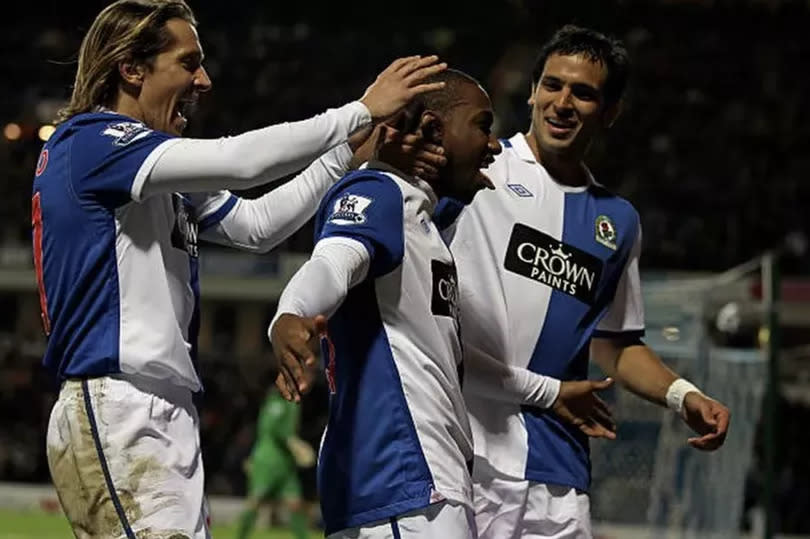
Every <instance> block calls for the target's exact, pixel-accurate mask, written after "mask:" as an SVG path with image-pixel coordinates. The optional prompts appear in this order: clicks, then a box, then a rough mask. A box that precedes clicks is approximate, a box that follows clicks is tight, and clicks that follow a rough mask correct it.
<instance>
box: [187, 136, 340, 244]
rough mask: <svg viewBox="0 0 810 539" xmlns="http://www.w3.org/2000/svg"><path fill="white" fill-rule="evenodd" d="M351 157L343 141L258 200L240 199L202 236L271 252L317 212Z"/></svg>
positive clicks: (210, 239)
mask: <svg viewBox="0 0 810 539" xmlns="http://www.w3.org/2000/svg"><path fill="white" fill-rule="evenodd" d="M351 159H352V152H351V149H350V148H349V146H348V145H347V144H341V145H340V146H338V147H337V148H335V149H333V150H332V151H330V152H329V153H327V154H325V155H323V156H321V158H319V159H318V160H317V161H315V162H314V163H312V164H311V165H310V166H309V167H308V168H307V169H306V170H304V171H303V172H302V173H301V174H299V175H298V176H296V177H295V178H293V179H292V180H290V181H289V182H287V183H286V184H284V185H282V186H281V187H279V188H278V189H274V190H273V191H270V192H269V193H267V194H265V195H264V196H262V197H260V198H258V199H255V200H245V199H241V200H239V201H238V202H237V204H236V206H234V208H233V209H232V210H231V211H230V213H229V214H228V215H227V216H226V217H225V218H224V219H222V221H220V223H219V224H218V225H217V226H216V227H215V228H213V229H210V230H208V231H206V232H204V233H203V235H202V237H203V238H204V239H206V240H209V241H214V242H217V243H222V244H225V245H229V246H233V247H238V248H240V249H245V250H249V251H258V252H266V251H269V250H270V249H272V248H273V247H275V246H276V245H278V244H279V243H281V242H282V241H284V240H285V239H287V238H288V237H289V236H290V235H292V234H293V233H294V232H295V231H296V230H298V229H299V228H301V227H302V226H303V225H304V223H306V222H307V221H308V220H309V219H310V218H311V217H312V216H313V215H314V214H315V211H316V210H317V209H318V205H319V204H320V201H321V199H322V198H323V196H324V195H325V194H326V192H327V191H328V190H329V188H330V187H332V185H334V183H335V182H336V181H337V180H339V179H340V178H341V177H342V176H343V175H344V174H345V173H346V172H347V171H348V169H349V163H350V161H351Z"/></svg>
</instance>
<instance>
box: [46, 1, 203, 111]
mask: <svg viewBox="0 0 810 539" xmlns="http://www.w3.org/2000/svg"><path fill="white" fill-rule="evenodd" d="M175 18H179V19H183V20H185V21H187V22H188V23H189V24H191V25H193V26H196V25H197V21H196V19H195V18H194V13H193V12H192V11H191V8H190V7H189V6H188V4H186V2H185V0H118V1H117V2H113V3H112V4H110V5H109V6H107V7H106V8H104V9H103V10H102V11H101V13H99V14H98V16H97V17H96V19H95V20H94V21H93V24H92V25H91V26H90V29H89V30H88V31H87V34H86V35H85V36H84V39H83V40H82V45H81V47H80V48H79V62H78V66H77V68H76V80H75V82H74V83H73V93H72V95H71V97H70V102H69V103H68V104H67V106H66V107H64V108H63V109H61V110H60V111H59V117H58V121H59V122H64V121H65V120H68V119H69V118H71V117H73V116H75V115H76V114H81V113H83V112H89V111H91V110H93V109H95V108H96V107H99V106H107V105H110V104H111V102H112V101H113V99H114V98H115V96H116V92H117V89H118V82H119V75H118V65H119V64H120V63H121V62H123V61H127V60H130V61H134V62H143V63H146V64H149V63H150V62H151V61H152V60H153V59H154V57H155V56H156V55H157V54H158V53H159V52H161V51H162V50H164V49H165V48H166V47H168V46H169V45H170V44H171V40H172V36H171V34H170V33H169V31H168V29H167V28H166V22H167V21H168V20H169V19H175Z"/></svg>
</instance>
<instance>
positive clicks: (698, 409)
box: [683, 391, 731, 451]
mask: <svg viewBox="0 0 810 539" xmlns="http://www.w3.org/2000/svg"><path fill="white" fill-rule="evenodd" d="M683 415H684V421H685V422H686V424H687V425H689V427H690V428H691V429H692V430H693V431H695V432H697V433H698V434H700V436H694V437H692V438H689V439H688V440H687V441H688V443H689V445H691V446H692V447H694V448H696V449H700V450H703V451H714V450H715V449H717V448H718V447H720V446H721V445H723V442H725V441H726V433H728V424H729V421H730V420H731V412H730V411H729V409H728V408H726V407H725V406H723V405H722V404H721V403H719V402H717V401H716V400H714V399H712V398H709V397H707V396H706V395H703V394H702V393H698V392H697V391H691V392H689V393H687V394H686V398H684V400H683Z"/></svg>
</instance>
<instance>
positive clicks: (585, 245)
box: [436, 134, 644, 490]
mask: <svg viewBox="0 0 810 539" xmlns="http://www.w3.org/2000/svg"><path fill="white" fill-rule="evenodd" d="M503 147H504V150H503V152H502V153H501V154H500V155H498V156H497V157H496V158H495V163H494V164H493V165H491V166H490V167H489V168H488V169H487V171H486V172H487V174H488V175H489V177H490V178H491V179H492V181H493V183H494V184H495V187H496V189H495V190H494V191H484V192H482V193H479V194H478V196H477V197H476V199H475V200H474V201H473V203H472V204H471V205H470V206H469V207H467V208H463V209H462V208H461V207H459V206H458V205H455V204H453V203H452V201H447V202H445V201H442V203H441V204H440V208H439V210H437V214H436V222H437V223H440V224H445V225H446V224H447V223H453V224H452V225H451V226H450V227H449V228H447V229H446V230H445V236H446V238H447V239H448V241H449V244H450V250H451V251H452V253H453V256H454V258H455V260H456V264H457V267H458V274H459V279H460V281H459V283H460V308H461V322H462V323H461V326H462V335H463V336H464V352H465V354H467V353H470V354H473V353H482V354H487V355H489V356H490V357H491V358H494V359H497V360H500V361H504V362H506V363H508V364H511V365H515V366H518V367H522V368H528V369H529V370H531V371H533V372H536V373H540V374H545V375H549V376H553V377H555V378H558V379H562V380H582V379H585V378H587V374H588V360H589V343H590V340H591V337H594V336H610V335H616V336H619V335H626V336H633V335H635V336H641V335H643V331H644V314H643V308H642V303H641V293H640V280H639V274H638V257H639V251H640V245H641V234H640V225H639V217H638V214H637V213H636V211H635V209H634V208H633V207H632V206H631V205H630V204H629V203H628V202H627V201H625V200H623V199H621V198H619V197H617V196H615V195H613V194H611V193H609V192H608V191H607V190H605V189H604V188H603V187H601V186H599V185H598V184H596V183H594V182H593V181H592V178H591V182H590V184H589V185H588V186H584V187H580V188H572V187H567V186H564V185H561V184H559V183H557V182H555V181H554V179H553V178H551V177H550V176H549V174H548V173H547V172H546V170H545V169H544V168H543V167H542V166H541V165H540V164H539V163H537V162H536V161H535V159H534V155H533V154H532V151H531V149H530V148H529V146H528V144H527V143H526V140H525V138H524V136H523V135H522V134H517V135H515V136H514V137H512V138H511V139H509V140H505V141H503ZM459 211H460V215H459V213H458V212H459ZM457 216H458V220H457V221H455V222H453V221H454V220H455V219H456V217H457ZM465 398H466V401H467V405H468V408H469V412H470V417H471V426H472V430H473V438H474V441H475V455H476V459H475V470H474V476H475V477H476V478H477V477H478V476H479V474H489V473H493V474H500V475H505V476H508V477H512V478H519V479H529V480H533V481H538V482H541V483H549V484H557V485H566V486H571V487H575V488H578V489H581V490H587V489H588V487H589V485H590V461H589V450H588V440H587V438H586V437H585V435H584V434H582V433H581V432H580V431H579V430H578V429H576V428H574V427H572V426H570V425H568V424H566V423H563V422H561V421H560V420H558V419H557V417H556V416H555V415H553V414H552V413H551V412H545V411H543V410H540V409H536V408H533V407H528V406H524V407H520V406H517V405H510V404H504V403H502V402H498V401H496V400H494V399H492V400H490V399H486V398H481V397H478V396H476V395H467V394H465Z"/></svg>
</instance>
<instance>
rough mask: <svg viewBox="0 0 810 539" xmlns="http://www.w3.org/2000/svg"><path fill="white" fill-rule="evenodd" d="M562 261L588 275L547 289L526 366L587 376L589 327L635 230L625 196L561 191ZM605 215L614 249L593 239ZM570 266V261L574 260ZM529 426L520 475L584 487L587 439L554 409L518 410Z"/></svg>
mask: <svg viewBox="0 0 810 539" xmlns="http://www.w3.org/2000/svg"><path fill="white" fill-rule="evenodd" d="M563 215H564V224H563V236H562V242H561V245H560V246H559V248H558V249H559V251H558V252H559V253H560V262H559V263H560V264H571V263H572V262H575V263H577V264H578V266H577V267H578V269H579V271H578V274H579V275H583V274H584V273H585V272H588V275H591V274H593V275H594V276H595V279H594V283H593V286H592V287H589V286H588V281H587V279H583V280H581V282H580V287H579V289H578V290H576V293H573V292H570V293H565V292H563V291H560V290H559V289H555V290H553V292H552V294H551V299H550V301H549V306H548V312H547V314H546V318H545V322H544V324H543V329H542V331H541V333H540V336H539V338H538V341H537V345H536V346H535V349H534V352H533V353H532V357H531V360H530V362H529V369H530V370H532V371H534V372H537V373H541V374H545V375H549V376H554V377H556V378H560V379H562V380H583V379H585V378H587V375H588V358H589V345H590V340H591V337H592V336H593V333H594V330H595V328H596V326H597V325H598V323H599V321H600V320H601V319H602V318H603V317H604V315H605V313H606V312H607V309H608V307H609V306H610V304H611V302H612V301H613V297H614V295H615V293H616V288H617V285H618V283H619V280H620V278H621V276H622V273H623V271H624V267H625V265H626V263H627V261H628V258H629V256H630V250H631V249H632V247H633V243H634V241H635V238H636V235H637V234H638V216H637V214H636V212H635V210H634V209H633V208H632V206H630V204H629V203H627V202H626V201H624V200H622V199H620V198H618V197H615V196H612V195H610V194H609V193H607V192H606V191H604V190H603V189H602V188H601V187H598V186H594V187H591V188H590V189H589V190H588V191H586V192H584V193H566V195H565V208H564V213H563ZM600 216H605V217H607V218H609V219H610V220H611V222H612V223H614V226H615V229H616V231H617V238H618V239H617V242H616V245H615V249H614V248H612V247H610V246H606V245H603V244H601V243H599V242H598V241H596V240H595V238H596V237H597V233H596V231H595V230H594V225H593V224H594V223H598V222H599V221H600V219H599V217H600ZM572 267H573V266H572ZM523 415H524V418H525V420H526V430H527V431H528V437H529V439H528V442H529V443H528V445H529V455H528V459H527V463H526V478H527V479H531V480H534V481H539V482H544V483H551V484H559V485H567V486H572V487H575V488H578V489H580V490H587V489H588V487H589V486H590V462H589V450H588V440H587V437H586V436H585V435H584V434H583V433H582V432H580V431H579V429H577V428H575V427H573V426H570V425H568V424H567V423H562V422H560V421H558V420H557V418H556V417H555V416H553V415H552V414H547V413H542V412H539V411H537V410H535V409H532V408H530V407H524V408H523Z"/></svg>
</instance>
